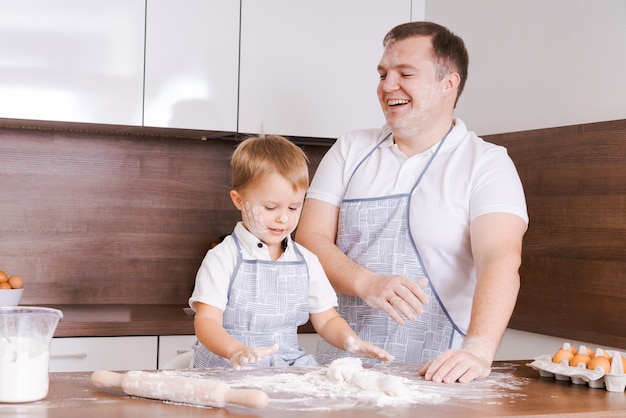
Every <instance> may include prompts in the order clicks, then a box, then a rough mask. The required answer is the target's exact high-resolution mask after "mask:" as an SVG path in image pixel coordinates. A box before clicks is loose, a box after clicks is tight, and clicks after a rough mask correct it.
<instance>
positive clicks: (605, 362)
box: [587, 356, 611, 373]
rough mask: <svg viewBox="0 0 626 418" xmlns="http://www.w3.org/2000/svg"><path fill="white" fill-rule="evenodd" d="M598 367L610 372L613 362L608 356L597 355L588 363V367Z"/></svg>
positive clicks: (592, 368)
mask: <svg viewBox="0 0 626 418" xmlns="http://www.w3.org/2000/svg"><path fill="white" fill-rule="evenodd" d="M597 367H600V368H601V369H602V371H603V372H604V373H608V372H609V371H610V370H611V362H610V361H609V358H608V357H604V356H595V357H594V358H592V359H591V361H590V362H589V364H587V368H588V369H589V370H595V369H596V368H597Z"/></svg>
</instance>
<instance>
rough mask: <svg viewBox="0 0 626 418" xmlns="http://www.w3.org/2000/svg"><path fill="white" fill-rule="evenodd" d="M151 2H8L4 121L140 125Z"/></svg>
mask: <svg viewBox="0 0 626 418" xmlns="http://www.w3.org/2000/svg"><path fill="white" fill-rule="evenodd" d="M144 16H145V0H107V1H84V0H54V1H51V0H3V1H2V6H1V10H0V117H2V118H16V119H39V120H55V121H69V122H87V123H105V124H121V125H141V117H142V107H143V106H142V105H143V103H142V98H143V50H144V20H145V19H144Z"/></svg>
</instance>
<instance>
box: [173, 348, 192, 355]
mask: <svg viewBox="0 0 626 418" xmlns="http://www.w3.org/2000/svg"><path fill="white" fill-rule="evenodd" d="M190 351H191V350H190V349H188V348H184V349H183V348H179V349H178V350H176V354H184V353H188V352H190Z"/></svg>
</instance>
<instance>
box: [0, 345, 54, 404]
mask: <svg viewBox="0 0 626 418" xmlns="http://www.w3.org/2000/svg"><path fill="white" fill-rule="evenodd" d="M49 359H50V346H49V343H48V341H47V340H46V341H42V340H41V339H34V338H24V337H0V402H7V403H17V402H31V401H37V400H40V399H43V398H45V397H46V396H47V394H48V362H49Z"/></svg>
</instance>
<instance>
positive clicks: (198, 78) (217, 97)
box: [144, 0, 240, 132]
mask: <svg viewBox="0 0 626 418" xmlns="http://www.w3.org/2000/svg"><path fill="white" fill-rule="evenodd" d="M239 15H240V6H239V2H238V1H233V0H182V1H171V0H150V1H148V2H147V10H146V74H145V113H144V125H145V126H156V127H168V128H187V129H201V130H215V131H232V132H235V131H237V95H238V77H239Z"/></svg>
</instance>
